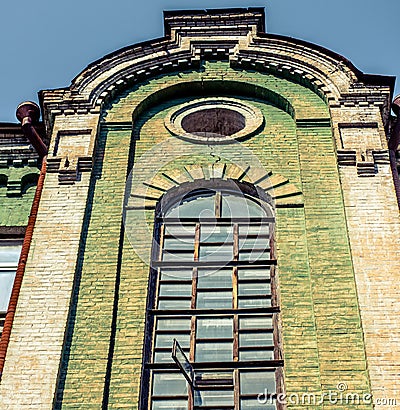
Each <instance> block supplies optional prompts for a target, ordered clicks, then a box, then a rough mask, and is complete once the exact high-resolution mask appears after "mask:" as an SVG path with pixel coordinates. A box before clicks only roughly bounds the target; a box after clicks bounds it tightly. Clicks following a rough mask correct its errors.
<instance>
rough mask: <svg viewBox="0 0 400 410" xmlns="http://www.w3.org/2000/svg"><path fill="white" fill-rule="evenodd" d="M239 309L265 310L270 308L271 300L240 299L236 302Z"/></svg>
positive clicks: (264, 298) (263, 298)
mask: <svg viewBox="0 0 400 410" xmlns="http://www.w3.org/2000/svg"><path fill="white" fill-rule="evenodd" d="M238 305H239V307H240V308H267V307H271V298H267V297H265V296H264V297H262V298H261V297H260V298H257V299H241V298H239V300H238Z"/></svg>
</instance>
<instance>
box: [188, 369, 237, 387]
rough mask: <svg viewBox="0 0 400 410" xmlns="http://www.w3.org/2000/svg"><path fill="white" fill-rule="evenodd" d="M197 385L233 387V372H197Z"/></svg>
mask: <svg viewBox="0 0 400 410" xmlns="http://www.w3.org/2000/svg"><path fill="white" fill-rule="evenodd" d="M195 379H196V383H197V384H198V385H201V386H206V385H208V386H210V385H211V386H221V385H223V386H233V373H232V371H226V372H216V371H196V375H195Z"/></svg>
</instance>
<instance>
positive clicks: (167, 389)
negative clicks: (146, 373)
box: [153, 373, 187, 396]
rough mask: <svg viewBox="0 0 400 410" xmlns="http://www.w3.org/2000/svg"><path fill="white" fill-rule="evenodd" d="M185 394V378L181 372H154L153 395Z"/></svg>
mask: <svg viewBox="0 0 400 410" xmlns="http://www.w3.org/2000/svg"><path fill="white" fill-rule="evenodd" d="M181 394H182V395H184V394H187V383H186V379H185V378H184V377H183V375H182V374H181V373H154V374H153V395H154V396H176V395H181Z"/></svg>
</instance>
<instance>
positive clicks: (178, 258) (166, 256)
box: [163, 250, 194, 263]
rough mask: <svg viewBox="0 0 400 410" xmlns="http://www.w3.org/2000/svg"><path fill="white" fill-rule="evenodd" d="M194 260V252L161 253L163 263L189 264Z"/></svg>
mask: <svg viewBox="0 0 400 410" xmlns="http://www.w3.org/2000/svg"><path fill="white" fill-rule="evenodd" d="M193 258H194V250H191V251H188V252H184V253H173V252H172V253H171V252H168V251H163V261H166V262H177V263H179V262H183V261H184V262H189V261H192V260H193Z"/></svg>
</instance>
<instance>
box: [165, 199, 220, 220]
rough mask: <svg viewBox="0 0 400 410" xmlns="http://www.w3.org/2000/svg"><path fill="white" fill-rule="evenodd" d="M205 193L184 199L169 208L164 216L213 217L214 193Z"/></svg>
mask: <svg viewBox="0 0 400 410" xmlns="http://www.w3.org/2000/svg"><path fill="white" fill-rule="evenodd" d="M206 195H207V194H205V193H204V194H201V196H198V197H192V198H189V199H187V200H185V201H184V202H183V203H182V204H180V205H178V206H177V207H175V208H172V209H170V210H169V211H168V212H167V213H166V215H165V216H166V217H167V218H197V217H200V218H201V217H204V218H210V217H214V216H215V213H214V207H215V206H214V204H215V196H214V194H210V195H209V196H206Z"/></svg>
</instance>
